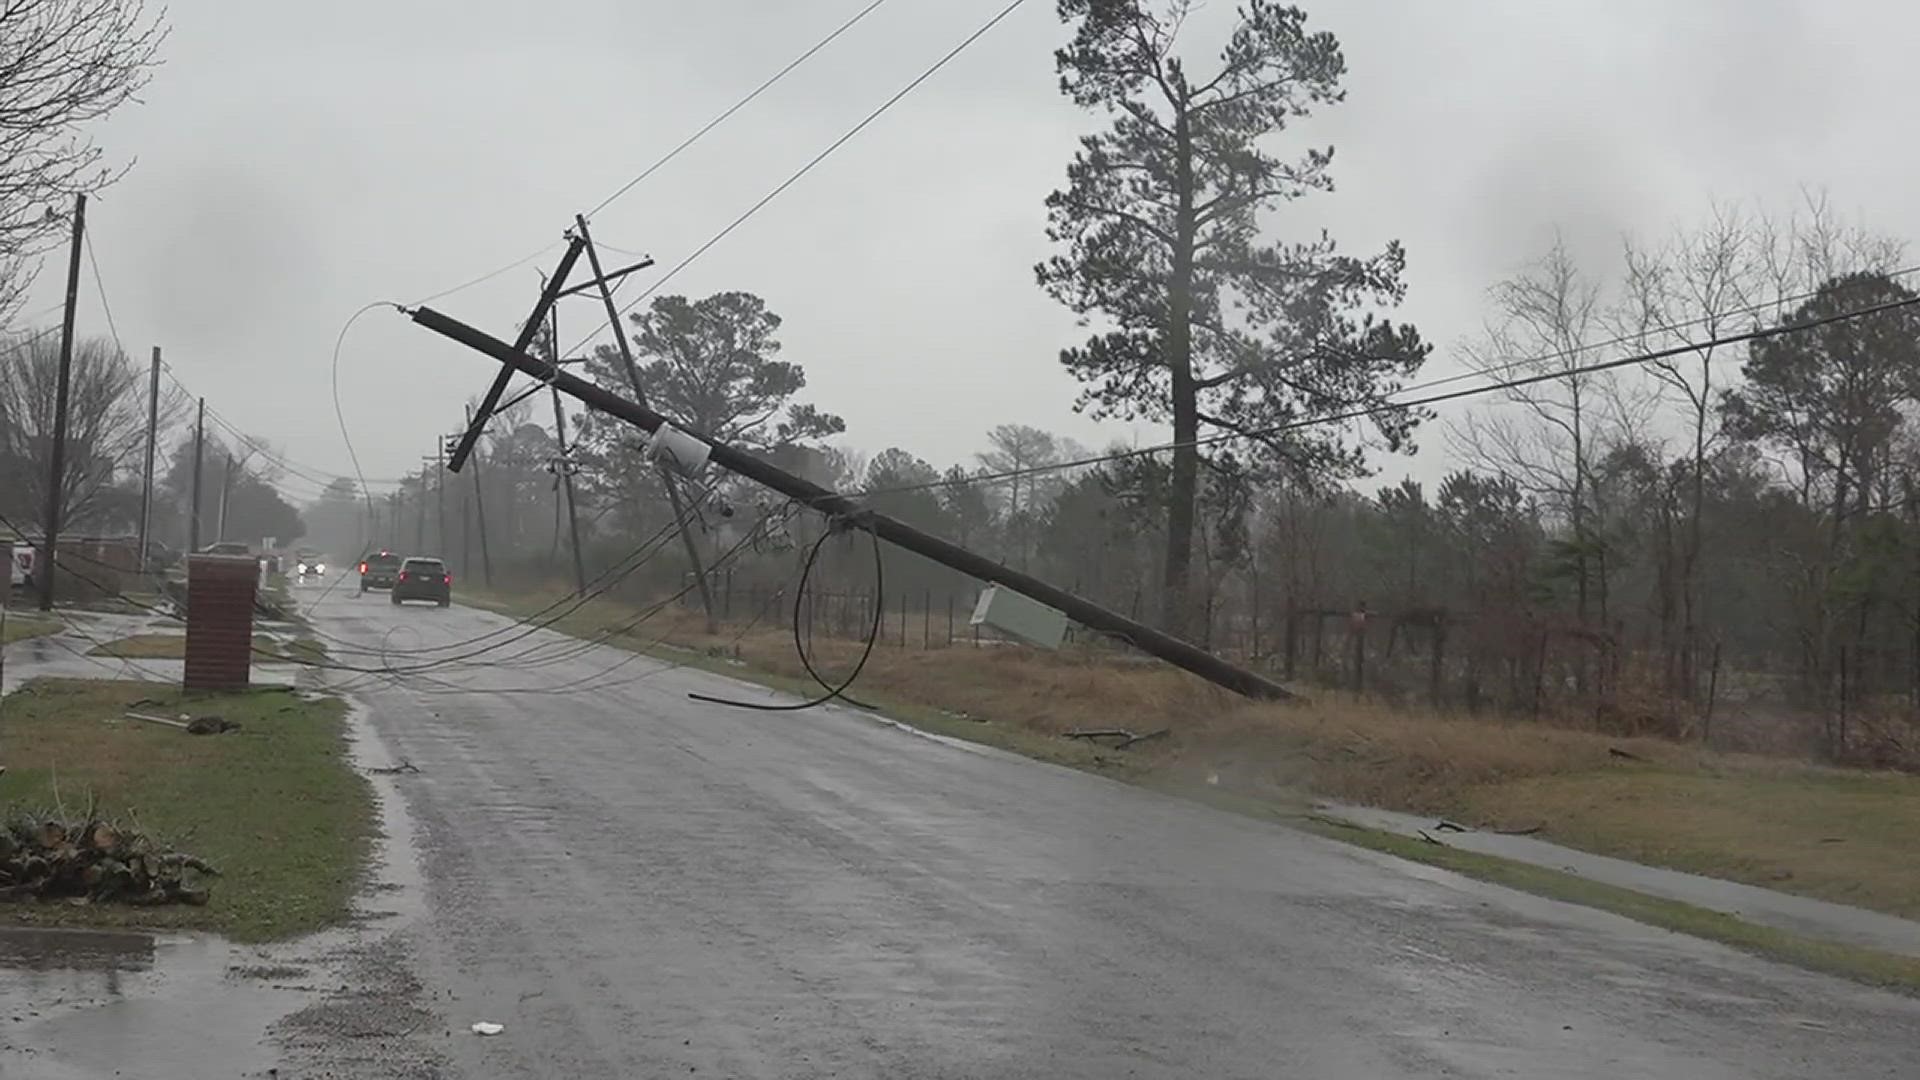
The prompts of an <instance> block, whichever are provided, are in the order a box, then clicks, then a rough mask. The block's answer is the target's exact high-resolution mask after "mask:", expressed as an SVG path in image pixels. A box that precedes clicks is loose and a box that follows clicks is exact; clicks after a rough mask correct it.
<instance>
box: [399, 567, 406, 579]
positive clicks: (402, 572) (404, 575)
mask: <svg viewBox="0 0 1920 1080" xmlns="http://www.w3.org/2000/svg"><path fill="white" fill-rule="evenodd" d="M400 580H401V581H405V580H407V572H406V571H405V570H402V571H400Z"/></svg>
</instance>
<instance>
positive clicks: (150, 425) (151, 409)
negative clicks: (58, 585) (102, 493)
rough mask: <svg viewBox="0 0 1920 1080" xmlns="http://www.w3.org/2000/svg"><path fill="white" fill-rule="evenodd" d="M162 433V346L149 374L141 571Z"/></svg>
mask: <svg viewBox="0 0 1920 1080" xmlns="http://www.w3.org/2000/svg"><path fill="white" fill-rule="evenodd" d="M159 435H160V346H158V345H155V346H154V347H153V369H152V370H151V371H150V372H148V374H147V464H146V468H145V469H143V470H142V471H141V474H140V572H141V573H143V574H144V573H146V572H147V543H148V540H149V537H150V534H151V532H152V529H153V456H154V452H155V450H156V449H157V447H156V445H155V443H154V440H155V439H157V438H159Z"/></svg>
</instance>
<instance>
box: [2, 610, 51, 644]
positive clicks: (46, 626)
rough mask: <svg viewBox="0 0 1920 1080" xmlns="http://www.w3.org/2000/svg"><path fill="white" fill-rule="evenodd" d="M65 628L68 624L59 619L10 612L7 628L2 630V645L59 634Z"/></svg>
mask: <svg viewBox="0 0 1920 1080" xmlns="http://www.w3.org/2000/svg"><path fill="white" fill-rule="evenodd" d="M64 629H66V626H65V625H64V624H62V623H61V622H60V621H59V620H58V619H48V618H42V617H40V616H37V615H15V614H14V613H12V612H8V613H7V625H6V629H5V630H4V632H0V645H11V644H13V643H14V642H16V641H25V640H27V639H28V638H37V637H45V636H47V635H48V634H57V633H59V632H60V631H62V630H64Z"/></svg>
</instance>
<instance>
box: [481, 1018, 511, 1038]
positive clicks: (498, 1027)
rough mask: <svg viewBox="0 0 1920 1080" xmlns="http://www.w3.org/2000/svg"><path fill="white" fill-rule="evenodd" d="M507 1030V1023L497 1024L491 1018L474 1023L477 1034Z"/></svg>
mask: <svg viewBox="0 0 1920 1080" xmlns="http://www.w3.org/2000/svg"><path fill="white" fill-rule="evenodd" d="M505 1030H507V1028H506V1025H504V1024H496V1023H494V1022H492V1021H490V1020H479V1021H476V1022H475V1023H474V1025H473V1033H474V1034H475V1035H498V1034H500V1033H501V1032H503V1031H505Z"/></svg>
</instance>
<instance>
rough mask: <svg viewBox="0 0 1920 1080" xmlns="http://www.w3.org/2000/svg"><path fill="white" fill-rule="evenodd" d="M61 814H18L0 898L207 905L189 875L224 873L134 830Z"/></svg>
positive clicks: (5, 836) (8, 830)
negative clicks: (167, 847)
mask: <svg viewBox="0 0 1920 1080" xmlns="http://www.w3.org/2000/svg"><path fill="white" fill-rule="evenodd" d="M63 817H64V815H59V814H30V813H22V814H16V815H14V816H13V817H12V819H11V820H9V821H8V822H7V823H6V826H5V827H4V828H0V900H36V899H37V900H65V901H68V902H69V903H122V904H141V905H160V904H204V903H206V902H207V895H208V892H207V889H206V887H205V886H204V885H201V884H198V883H197V881H198V879H197V878H195V877H193V876H192V875H207V876H214V875H217V874H218V873H219V871H217V870H215V869H214V868H213V867H211V866H209V865H207V863H205V862H204V861H202V860H200V859H197V858H195V857H194V856H192V855H187V854H184V853H182V852H178V851H172V850H168V849H166V848H162V847H159V846H157V845H155V844H154V843H153V842H152V841H150V840H149V839H147V837H146V836H144V835H142V834H141V833H140V832H138V831H137V830H134V829H128V828H123V827H121V826H120V825H118V824H116V823H113V822H109V821H103V820H101V819H100V818H99V817H98V816H96V815H95V814H93V813H92V812H91V811H90V812H89V813H88V814H87V816H86V818H85V819H84V820H79V821H75V820H63Z"/></svg>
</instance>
